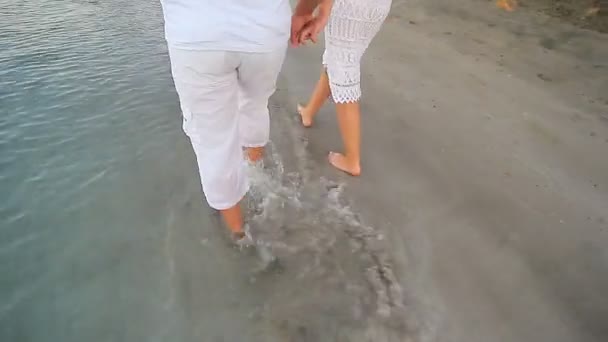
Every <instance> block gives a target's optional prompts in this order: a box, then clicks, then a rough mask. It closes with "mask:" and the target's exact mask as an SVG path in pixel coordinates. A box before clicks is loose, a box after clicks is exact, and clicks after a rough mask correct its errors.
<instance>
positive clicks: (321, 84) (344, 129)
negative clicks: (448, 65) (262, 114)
mask: <svg viewBox="0 0 608 342" xmlns="http://www.w3.org/2000/svg"><path fill="white" fill-rule="evenodd" d="M390 7H391V0H334V2H333V7H332V9H331V15H330V16H329V21H328V23H327V26H326V27H325V52H324V53H323V65H324V69H323V71H322V73H321V77H320V79H319V81H318V82H317V85H316V87H315V89H314V91H313V93H312V95H311V98H310V100H309V101H308V103H307V104H306V105H305V106H298V112H299V113H300V115H301V116H302V124H303V125H304V126H305V127H310V126H311V125H312V122H313V118H314V116H315V115H316V114H317V112H318V111H319V109H320V108H321V106H322V105H323V103H324V102H325V100H326V99H327V98H328V97H329V96H330V95H331V97H332V99H333V100H334V102H335V104H336V112H337V117H338V123H339V126H340V131H341V133H342V140H343V143H344V153H333V152H332V153H330V154H329V162H330V163H331V164H332V165H333V166H334V167H336V168H338V169H339V170H342V171H344V172H346V173H349V174H351V175H353V176H358V175H359V174H360V173H361V164H360V141H361V138H360V110H359V100H360V98H361V85H360V83H361V57H362V56H363V54H364V53H365V50H366V49H367V47H368V46H369V44H370V42H371V41H372V39H373V38H374V36H375V35H376V33H378V31H379V30H380V27H381V26H382V23H383V22H384V20H385V19H386V17H387V16H388V13H389V11H390Z"/></svg>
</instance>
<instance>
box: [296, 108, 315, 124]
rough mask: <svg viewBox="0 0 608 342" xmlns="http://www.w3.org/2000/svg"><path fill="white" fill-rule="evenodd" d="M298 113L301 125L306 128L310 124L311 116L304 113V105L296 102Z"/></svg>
mask: <svg viewBox="0 0 608 342" xmlns="http://www.w3.org/2000/svg"><path fill="white" fill-rule="evenodd" d="M298 114H300V117H302V126H304V127H307V128H308V127H310V126H312V117H311V116H310V115H308V114H306V107H304V106H302V105H300V104H298Z"/></svg>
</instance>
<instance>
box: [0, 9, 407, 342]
mask: <svg viewBox="0 0 608 342" xmlns="http://www.w3.org/2000/svg"><path fill="white" fill-rule="evenodd" d="M0 8H1V10H0V111H1V113H0V193H1V201H0V274H1V277H0V341H7V342H8V341H11V342H13V341H14V342H29V341H36V342H37V341H41V342H54V341H57V342H70V341H75V342H76V341H77V342H82V341H113V342H115V341H128V342H132V341H171V342H177V341H203V342H207V341H212V342H216V341H226V342H228V341H231V342H232V341H263V342H269V341H315V342H318V341H369V340H370V338H371V340H373V341H401V340H403V339H402V338H401V336H404V335H403V331H404V330H403V327H402V320H401V319H399V317H400V316H399V315H398V314H397V313H398V312H400V311H399V310H400V308H401V304H402V300H401V297H400V289H399V285H398V284H397V283H396V282H395V280H394V278H393V277H392V273H391V271H390V263H389V262H388V260H387V259H386V258H385V257H384V255H383V253H382V248H381V246H379V244H380V241H381V236H379V235H377V233H376V232H375V230H374V229H373V227H368V226H365V225H364V224H362V223H361V222H359V220H358V218H356V215H354V214H353V213H352V212H351V211H350V209H349V208H348V207H347V206H345V205H344V204H343V202H342V201H341V199H340V197H341V191H342V188H343V186H342V185H341V184H338V183H332V182H329V181H327V180H324V179H323V178H321V179H319V176H318V174H317V175H315V169H314V167H311V165H310V164H309V162H308V157H307V156H306V151H305V150H304V149H303V147H301V145H302V144H301V141H302V140H301V139H302V137H298V136H294V135H293V134H294V132H296V131H295V130H294V129H293V127H291V128H290V127H289V125H293V122H292V121H291V119H289V113H286V112H285V108H287V107H289V108H291V107H293V106H291V104H290V103H287V102H288V101H287V100H286V98H288V97H289V94H288V92H286V90H285V89H279V91H278V93H277V94H276V95H275V97H274V99H273V101H272V103H271V110H272V111H273V115H275V119H273V126H274V127H273V132H275V138H276V139H281V141H280V143H277V144H276V145H280V146H282V147H283V148H284V149H288V150H290V151H291V152H289V154H290V155H292V156H291V157H290V160H291V164H294V165H296V166H297V167H299V168H301V169H302V170H305V172H304V171H302V170H298V169H296V170H295V171H294V166H293V165H291V166H290V165H283V164H282V161H281V155H280V153H279V152H278V150H277V149H276V148H275V147H274V146H275V145H272V146H270V149H269V151H270V152H271V153H269V155H270V157H269V158H268V160H267V168H266V169H265V170H263V171H261V173H260V170H257V171H255V172H257V173H255V172H254V173H253V174H252V180H253V183H254V189H253V190H252V196H251V199H250V200H249V202H248V208H249V210H248V220H249V221H250V223H251V224H252V226H253V227H254V228H256V229H257V231H256V235H257V236H258V237H259V238H260V239H262V240H263V241H262V242H263V243H265V244H266V246H269V247H270V248H271V249H272V251H273V253H275V254H276V255H277V256H278V257H279V260H280V261H281V263H280V267H276V268H273V269H270V270H268V269H260V268H259V267H260V263H259V261H260V260H259V258H258V257H257V256H256V254H255V253H252V251H240V250H237V249H234V248H231V246H230V245H229V244H228V242H227V239H226V238H225V234H224V233H225V231H224V230H223V228H222V227H221V225H220V222H219V219H218V216H217V214H215V213H214V212H212V211H211V210H210V209H209V208H208V207H207V206H206V205H205V203H204V199H203V197H202V194H201V191H200V184H199V180H198V173H197V171H196V163H195V160H194V155H193V153H192V151H191V148H190V146H189V143H188V141H187V140H186V138H185V136H184V135H183V133H182V131H181V117H180V113H179V106H178V102H177V96H176V94H175V91H174V88H173V83H172V80H171V77H170V70H169V62H168V58H167V54H166V47H165V42H164V39H163V29H162V14H161V11H160V5H159V3H158V2H157V1H137V0H136V1H119V0H107V1H92V0H91V1H76V0H72V1H59V0H56V1H54V0H32V1H27V2H26V1H11V0H0ZM290 106H291V107H290ZM294 152H295V153H294ZM294 158H295V159H294ZM286 169H291V171H290V172H288V171H286ZM385 324H388V326H386V325H385ZM389 326H390V327H389ZM391 334H392V335H391ZM387 336H393V337H392V338H389V337H387ZM395 336H399V337H395Z"/></svg>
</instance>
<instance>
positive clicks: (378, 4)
mask: <svg viewBox="0 0 608 342" xmlns="http://www.w3.org/2000/svg"><path fill="white" fill-rule="evenodd" d="M391 2H392V1H391V0H335V1H334V5H333V8H332V11H331V16H330V18H329V22H328V23H327V27H326V28H325V53H323V65H325V67H326V69H327V74H328V76H329V83H330V88H331V94H332V97H333V100H334V102H336V103H348V102H356V101H358V100H359V99H360V97H361V57H362V56H363V53H365V50H366V49H367V47H368V46H369V43H370V42H371V41H372V39H373V38H374V36H375V35H376V33H378V31H379V30H380V27H381V26H382V23H383V22H384V20H385V19H386V17H387V15H388V12H389V11H390V7H391Z"/></svg>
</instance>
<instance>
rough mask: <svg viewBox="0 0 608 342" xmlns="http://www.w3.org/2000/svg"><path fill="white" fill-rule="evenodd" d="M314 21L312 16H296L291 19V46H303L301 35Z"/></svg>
mask: <svg viewBox="0 0 608 342" xmlns="http://www.w3.org/2000/svg"><path fill="white" fill-rule="evenodd" d="M313 19H314V17H313V15H312V14H294V15H293V16H292V17H291V37H290V39H289V41H290V42H291V45H292V46H294V47H296V46H299V45H300V44H301V42H300V33H301V32H302V29H304V27H306V25H307V24H308V23H309V22H311V21H312V20H313Z"/></svg>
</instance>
